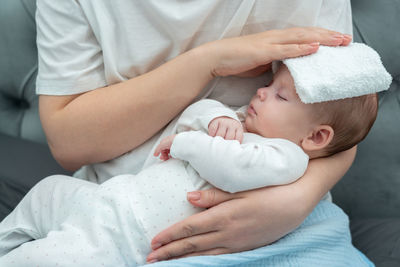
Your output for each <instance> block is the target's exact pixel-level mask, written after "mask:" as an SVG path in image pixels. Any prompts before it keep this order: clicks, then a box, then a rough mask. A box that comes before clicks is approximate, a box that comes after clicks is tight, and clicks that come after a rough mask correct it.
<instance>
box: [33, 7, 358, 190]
mask: <svg viewBox="0 0 400 267" xmlns="http://www.w3.org/2000/svg"><path fill="white" fill-rule="evenodd" d="M36 23H37V46H38V52H39V59H38V62H39V70H38V76H37V84H36V91H37V94H45V95H72V94H78V93H83V92H86V91H90V90H94V89H96V88H99V87H104V86H107V85H112V84H115V83H119V82H122V81H125V80H127V79H131V78H134V77H136V76H139V75H142V74H144V73H146V72H148V71H150V70H152V69H154V68H156V67H158V66H160V65H161V64H163V63H165V62H166V61H168V60H171V59H173V58H174V57H176V56H177V55H179V54H181V53H183V52H185V51H188V50H190V49H192V48H194V47H197V46H199V45H201V44H203V43H206V42H209V41H212V40H217V39H221V38H227V37H232V36H238V35H246V34H251V33H256V32H261V31H265V30H270V29H280V28H288V27H294V26H318V27H323V28H328V29H331V30H336V31H340V32H342V33H348V34H352V23H351V6H350V1H348V0H335V1H327V0H303V1H298V0H286V1H281V0H246V1H242V0H186V1H177V0H170V1H159V0H146V1H144V0H143V1H133V0H113V1H110V0H95V1H93V0H59V1H54V0H38V1H37V13H36ZM267 80H268V75H263V76H260V77H258V78H251V79H248V78H247V79H246V78H237V77H225V78H216V79H214V80H213V81H211V82H210V83H209V84H208V86H207V87H206V88H204V90H203V92H202V93H201V94H200V95H199V96H198V99H200V98H204V97H209V98H213V99H216V100H218V101H221V102H223V103H224V104H227V105H230V106H242V105H245V104H247V103H248V101H249V99H250V98H251V96H252V95H253V94H254V93H255V90H256V89H257V88H259V87H260V86H262V85H264V84H265V83H266V82H267ZM161 134H162V133H161V132H160V133H159V134H158V135H156V136H155V137H153V138H151V139H150V140H149V141H147V142H146V143H144V144H143V145H142V146H140V147H138V148H137V149H135V150H134V151H133V152H131V153H134V154H135V157H134V158H135V159H136V160H135V162H133V163H132V167H131V172H132V173H137V172H139V171H140V170H141V169H142V168H143V167H144V166H147V165H148V164H151V163H153V162H154V159H152V158H151V157H152V155H151V153H150V152H151V149H152V148H153V146H154V144H155V142H157V140H158V139H159V137H160V135H161ZM167 134H168V127H167V128H166V130H165V131H164V133H163V134H162V135H163V136H165V135H167ZM106 164H109V163H100V164H94V165H91V166H85V167H84V168H83V169H81V170H80V171H79V173H78V176H80V177H82V178H86V179H89V180H97V181H98V182H102V181H104V180H106V179H108V178H110V177H101V173H102V167H103V166H105V165H106ZM99 177H100V178H99Z"/></svg>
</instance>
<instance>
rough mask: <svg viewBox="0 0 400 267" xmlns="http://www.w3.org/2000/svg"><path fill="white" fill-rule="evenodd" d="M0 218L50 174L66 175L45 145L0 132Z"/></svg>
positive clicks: (68, 173)
mask: <svg viewBox="0 0 400 267" xmlns="http://www.w3.org/2000/svg"><path fill="white" fill-rule="evenodd" d="M0 148H1V149H0V165H1V168H0V221H1V220H2V219H3V218H4V217H5V216H6V215H7V214H8V213H9V212H10V211H11V210H12V209H13V208H14V207H15V206H16V205H17V204H18V202H19V201H20V200H21V198H22V197H23V196H24V195H25V194H26V193H27V192H28V190H29V189H30V188H31V187H32V186H34V185H35V184H36V183H37V182H39V181H40V180H41V179H43V178H44V177H46V176H49V175H52V174H67V175H70V174H71V173H70V172H67V171H65V170H63V169H62V168H61V167H60V166H59V165H58V164H57V162H56V161H55V160H54V159H53V157H52V155H51V153H50V151H49V149H48V147H47V146H45V145H42V144H38V143H36V142H31V141H25V140H22V139H20V138H16V137H10V136H7V135H4V134H0Z"/></svg>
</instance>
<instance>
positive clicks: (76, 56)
mask: <svg viewBox="0 0 400 267" xmlns="http://www.w3.org/2000/svg"><path fill="white" fill-rule="evenodd" d="M53 2H54V1H50V0H49V1H45V0H38V12H37V24H38V49H39V75H38V81H37V92H38V94H40V114H41V120H42V123H43V126H44V129H45V132H46V135H47V138H48V142H49V145H50V148H51V150H52V152H53V154H54V156H55V157H56V159H57V160H58V161H59V162H60V163H61V164H62V165H63V166H64V167H65V168H67V169H70V170H76V169H78V168H80V167H82V166H84V165H85V166H86V167H85V168H83V169H81V171H80V172H79V176H80V177H83V178H86V179H97V181H100V182H101V181H103V180H105V179H107V178H109V177H110V174H108V173H107V163H100V164H98V163H99V162H104V161H109V160H111V159H113V158H115V157H117V156H119V155H121V154H123V153H126V152H128V151H130V150H132V149H134V150H133V152H132V153H133V154H132V155H133V156H134V157H135V159H136V161H135V162H134V163H132V164H131V165H133V166H130V170H129V171H131V172H137V171H139V170H140V169H141V168H143V166H146V164H150V163H151V159H149V154H151V153H150V151H151V148H152V147H153V145H154V143H155V142H156V140H157V139H158V137H159V136H160V133H161V132H160V130H161V129H162V128H163V127H164V126H165V125H166V124H167V123H168V122H169V121H170V120H172V119H173V118H174V117H175V116H176V115H177V114H179V112H180V111H182V110H183V109H184V108H185V107H186V106H187V105H188V104H190V103H191V102H192V101H193V100H194V99H195V98H196V97H198V98H200V97H204V96H205V95H208V96H209V97H212V98H216V99H219V100H222V101H223V102H224V103H226V104H230V105H241V104H243V103H245V102H246V101H247V100H248V96H251V95H252V94H253V91H251V89H250V88H253V89H256V88H258V87H257V85H256V84H260V83H262V82H265V78H263V77H262V76H261V78H257V79H252V80H249V79H246V80H243V79H238V78H221V79H214V78H215V77H225V76H231V75H237V76H256V75H257V74H261V73H263V72H265V71H266V70H267V69H268V66H269V65H268V64H269V63H271V61H272V60H278V59H282V58H286V57H295V56H300V55H306V54H310V53H313V52H315V51H316V50H317V49H318V45H319V44H318V43H321V44H324V45H347V44H348V43H349V42H350V41H351V37H350V36H348V35H343V34H341V33H339V32H334V31H329V30H324V29H320V28H292V29H286V30H274V31H268V32H261V31H262V30H267V29H274V28H286V27H288V26H294V25H303V26H316V25H319V26H326V27H332V28H333V27H337V28H336V29H338V30H340V31H343V32H345V33H351V24H350V22H351V19H350V8H349V2H348V1H334V2H335V3H330V4H327V3H326V1H309V2H306V1H302V3H301V6H300V4H299V3H297V2H298V1H286V4H287V6H286V8H282V6H281V5H282V4H281V3H280V2H281V1H209V2H208V1H201V2H200V1H188V2H185V3H184V4H183V3H181V4H177V3H175V4H174V3H168V5H165V4H163V3H161V2H160V1H159V2H156V1H154V2H155V3H152V2H151V1H127V0H126V1H125V0H121V1H112V2H111V1H105V0H104V1H83V0H82V1H58V2H57V3H53ZM330 10H335V14H333V13H330V12H329V11H330ZM282 18H283V19H284V20H282ZM257 32H259V33H257ZM251 33H257V34H252V35H247V34H251ZM245 34H246V36H244V37H237V38H228V39H223V40H219V41H214V40H217V39H222V38H227V37H234V36H238V35H245ZM166 61H167V62H166ZM164 62H166V63H164ZM234 84H235V85H236V87H235V86H234ZM203 88H205V89H203ZM157 132H159V134H157V135H156V133H157ZM152 136H153V137H152ZM151 137H152V138H151ZM149 138H151V139H149ZM354 155H355V151H354V150H352V151H348V152H344V153H341V154H338V155H337V156H334V157H331V158H328V159H320V160H315V161H312V162H311V163H310V167H309V168H308V170H307V172H306V174H305V175H304V177H302V178H301V179H300V180H299V181H298V182H296V183H294V184H292V185H288V186H281V187H274V188H265V189H260V190H255V191H251V192H244V193H241V194H233V195H232V194H226V193H223V192H220V191H217V190H213V191H207V192H201V193H200V192H198V193H200V194H194V198H192V199H195V198H199V200H198V201H197V202H196V201H193V202H192V203H194V204H197V205H199V206H203V207H212V208H210V209H208V210H207V211H205V212H203V213H200V214H198V215H196V216H194V217H191V218H188V219H187V220H185V221H183V222H182V223H180V224H178V225H176V226H174V227H172V228H170V229H169V230H167V231H166V232H163V233H162V234H161V235H159V236H157V237H156V238H155V239H154V242H153V244H154V248H155V249H156V248H158V249H157V250H156V251H154V252H153V253H152V254H151V255H150V257H149V260H162V259H166V258H171V257H178V256H182V255H186V256H187V255H198V254H220V253H229V252H235V251H242V250H247V249H251V248H255V247H259V246H262V245H265V244H268V243H271V242H273V241H275V240H277V239H278V238H280V237H281V236H283V235H285V234H286V233H288V232H289V231H291V230H292V229H294V228H295V227H296V226H297V225H299V224H300V223H301V221H302V220H303V219H304V218H305V217H306V216H307V215H308V213H309V212H311V210H312V209H313V208H314V206H315V205H316V204H317V203H318V202H319V200H320V199H321V198H322V197H323V196H324V195H325V194H326V193H327V192H328V190H329V189H330V188H331V187H332V186H333V185H334V184H335V183H336V182H337V181H338V180H339V179H340V177H341V176H342V175H343V174H344V172H345V171H346V170H347V169H348V167H349V166H350V164H351V162H352V159H353V158H354ZM121 172H122V171H121ZM244 232H245V233H246V234H245V235H244V234H243V233H244ZM238 233H240V234H241V235H240V236H241V240H238ZM233 237H235V238H233ZM172 240H177V241H175V242H170V241H172ZM165 244H167V245H165ZM161 245H164V246H161ZM160 246H161V247H160Z"/></svg>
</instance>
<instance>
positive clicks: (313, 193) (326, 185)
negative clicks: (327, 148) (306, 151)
mask: <svg viewBox="0 0 400 267" xmlns="http://www.w3.org/2000/svg"><path fill="white" fill-rule="evenodd" d="M356 151H357V147H356V146H355V147H353V148H352V149H349V150H347V151H344V152H341V153H338V154H335V155H333V156H331V157H328V158H319V159H314V160H311V161H310V164H309V166H308V168H307V171H306V173H305V174H304V175H303V177H302V178H301V179H299V180H298V181H297V182H296V184H297V185H296V186H298V188H299V191H300V192H301V194H302V198H303V199H304V200H305V203H306V204H307V205H306V207H305V208H307V209H308V210H309V211H310V212H311V210H312V209H313V208H314V207H315V206H316V205H317V204H318V202H319V201H320V200H321V199H322V197H323V196H324V195H325V194H326V193H328V191H329V190H331V189H332V187H333V186H334V185H335V184H336V183H337V182H338V181H339V180H340V179H341V178H342V177H343V175H344V174H345V173H346V172H347V171H348V169H349V168H350V166H351V164H352V163H353V161H354V158H355V155H356Z"/></svg>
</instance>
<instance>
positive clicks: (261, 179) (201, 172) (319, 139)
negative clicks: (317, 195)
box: [0, 66, 378, 266]
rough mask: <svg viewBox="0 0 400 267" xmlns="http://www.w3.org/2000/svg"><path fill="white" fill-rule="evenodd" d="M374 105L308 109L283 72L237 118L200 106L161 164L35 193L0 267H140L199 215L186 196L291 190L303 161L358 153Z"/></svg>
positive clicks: (192, 109)
mask: <svg viewBox="0 0 400 267" xmlns="http://www.w3.org/2000/svg"><path fill="white" fill-rule="evenodd" d="M377 105H378V102H377V96H376V94H373V95H366V96H361V97H355V98H348V99H343V100H337V101H330V102H324V103H317V104H304V103H302V102H301V101H300V99H299V97H298V96H297V94H296V91H295V88H294V83H293V79H292V77H291V75H290V73H289V71H288V69H287V68H286V67H285V66H282V67H281V68H280V69H279V70H278V72H277V73H276V74H275V75H274V80H273V82H272V83H271V84H270V85H269V86H267V87H264V88H260V89H258V91H257V94H256V95H255V96H254V97H253V98H252V99H251V101H250V103H249V105H248V106H246V107H242V108H240V109H238V110H237V111H233V110H231V109H229V108H227V107H225V106H224V105H222V104H221V103H219V102H217V101H214V100H202V101H199V102H197V103H195V104H193V105H191V106H189V107H188V108H187V109H186V110H185V111H184V112H183V113H182V115H181V116H180V118H179V120H178V122H177V124H176V126H175V132H176V133H177V134H176V135H172V136H168V137H166V138H164V139H163V140H162V141H161V143H160V144H159V145H158V146H157V147H156V148H155V152H154V154H155V155H156V156H158V155H161V156H160V157H161V159H162V160H164V161H165V160H166V161H165V162H160V163H159V164H155V165H153V166H151V167H149V168H146V169H144V170H143V171H141V172H140V173H138V174H137V175H130V174H126V175H119V176H116V177H113V178H112V179H110V180H108V181H106V182H105V183H103V184H101V185H97V184H94V183H90V182H87V181H83V180H78V179H75V178H70V177H66V176H60V175H59V176H51V177H48V178H46V179H44V180H43V181H41V182H40V183H38V184H37V185H36V186H35V187H34V188H32V190H31V191H29V193H28V194H27V195H26V196H25V197H24V199H23V200H22V201H21V202H20V204H19V205H18V206H17V207H16V208H15V210H14V211H13V212H12V213H11V214H10V215H9V216H8V217H6V218H5V219H4V220H3V221H2V222H1V224H0V266H36V265H37V264H39V265H40V266H133V265H134V264H137V265H140V264H144V263H145V262H146V256H147V255H148V253H149V252H150V251H151V248H150V242H151V239H152V237H154V235H155V234H157V233H158V232H160V231H161V230H163V229H165V228H166V227H168V226H169V225H171V224H173V223H175V222H178V221H180V220H182V219H183V218H185V217H187V216H190V215H192V214H194V213H196V212H199V211H201V209H199V208H195V207H193V206H191V205H190V204H189V203H188V202H187V201H186V192H188V191H194V190H199V189H205V188H209V187H210V186H216V187H218V188H220V189H222V190H226V191H229V192H237V191H244V190H250V189H255V188H259V187H264V186H271V185H278V184H286V183H291V182H293V181H295V180H296V179H298V178H299V177H301V176H302V175H303V173H304V171H305V170H306V168H307V164H308V160H309V158H317V157H325V156H329V155H332V154H334V153H337V152H340V151H343V150H346V149H348V148H351V147H353V146H354V145H356V144H357V143H359V142H360V141H361V140H362V139H363V138H364V137H365V136H366V135H367V133H368V131H369V129H370V128H371V126H372V124H373V122H374V120H375V118H376V114H377ZM205 132H207V133H209V134H206V133H205ZM122 157H124V156H122ZM171 157H172V158H174V159H169V158H171ZM167 159H169V160H167ZM117 162H118V160H117ZM115 167H116V168H117V167H118V164H116V166H115Z"/></svg>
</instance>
